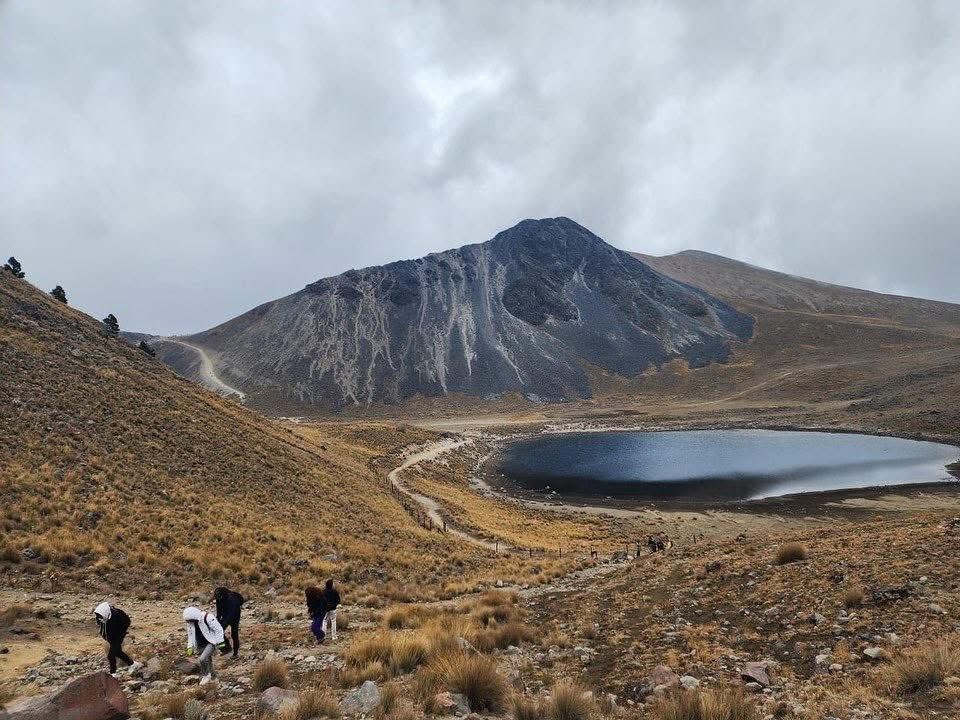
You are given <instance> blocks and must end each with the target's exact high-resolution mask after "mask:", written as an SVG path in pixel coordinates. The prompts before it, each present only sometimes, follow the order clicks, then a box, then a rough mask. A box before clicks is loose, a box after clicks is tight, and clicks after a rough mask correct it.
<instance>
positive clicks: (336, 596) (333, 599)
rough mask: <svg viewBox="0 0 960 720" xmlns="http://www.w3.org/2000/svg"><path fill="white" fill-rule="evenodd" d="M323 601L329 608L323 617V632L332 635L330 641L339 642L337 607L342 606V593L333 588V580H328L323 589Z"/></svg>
mask: <svg viewBox="0 0 960 720" xmlns="http://www.w3.org/2000/svg"><path fill="white" fill-rule="evenodd" d="M323 600H324V602H325V603H326V606H327V614H326V615H324V616H323V631H324V632H325V633H326V632H329V633H330V639H331V640H332V641H333V642H336V641H337V607H338V606H339V605H340V593H339V592H337V589H336V588H335V587H334V586H333V578H328V579H327V584H326V585H324V588H323Z"/></svg>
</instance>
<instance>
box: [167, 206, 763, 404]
mask: <svg viewBox="0 0 960 720" xmlns="http://www.w3.org/2000/svg"><path fill="white" fill-rule="evenodd" d="M752 327H753V323H752V319H751V318H750V317H749V316H748V315H746V314H744V313H740V312H737V311H736V310H734V309H733V308H731V307H730V306H728V305H727V304H726V303H724V302H722V301H719V300H717V299H716V298H715V297H712V296H711V295H710V294H708V293H706V292H704V291H702V290H700V289H698V288H696V287H694V286H693V285H689V284H684V283H680V282H677V281H675V280H672V279H670V278H668V277H666V276H664V275H662V274H661V273H659V272H657V271H656V270H654V269H652V268H650V267H649V266H647V265H646V264H644V263H643V262H641V261H639V260H637V259H636V258H635V257H632V256H631V255H630V254H629V253H625V252H622V251H620V250H617V249H616V248H614V247H611V246H610V245H608V244H607V243H605V242H604V241H603V240H601V239H600V238H599V237H597V236H596V235H594V234H593V233H591V232H590V231H589V230H587V229H586V228H583V227H581V226H580V225H578V224H577V223H575V222H573V221H572V220H568V219H567V218H555V219H548V220H525V221H523V222H521V223H519V224H518V225H516V226H515V227H512V228H510V229H509V230H505V231H504V232H501V233H499V234H498V235H497V236H496V237H494V238H493V239H492V240H490V241H488V242H485V243H481V244H478V245H468V246H465V247H462V248H459V249H456V250H449V251H446V252H442V253H438V254H435V255H429V256H427V257H425V258H420V259H418V260H405V261H401V262H395V263H391V264H389V265H385V266H382V267H371V268H366V269H363V270H351V271H349V272H346V273H344V274H343V275H339V276H337V277H332V278H326V279H323V280H319V281H317V282H315V283H312V284H311V285H309V286H307V287H306V288H304V289H303V290H301V291H299V292H297V293H294V294H293V295H290V296H288V297H285V298H281V299H279V300H275V301H273V302H269V303H266V304H264V305H261V306H260V307H257V308H255V309H253V310H251V311H249V312H247V313H244V314H243V315H241V316H239V317H237V318H235V319H233V320H230V321H229V322H226V323H224V324H222V325H220V326H218V327H215V328H213V329H211V330H208V331H206V332H202V333H199V334H197V335H194V336H191V337H189V338H187V340H188V341H189V342H190V343H191V344H192V345H195V346H196V347H198V348H200V349H201V350H202V351H203V352H204V353H205V354H207V355H208V357H210V358H211V360H212V362H213V365H214V367H215V369H216V372H217V373H218V375H219V376H220V378H221V379H223V380H224V381H225V382H226V383H228V384H229V385H231V386H233V387H236V388H238V389H240V390H242V391H244V392H245V393H247V394H249V395H250V396H251V397H252V400H253V401H254V402H255V403H256V402H258V401H259V402H260V403H265V402H269V401H271V400H273V401H280V402H284V401H285V402H291V403H295V404H297V403H298V404H303V405H321V406H332V407H337V406H343V405H355V404H359V405H367V404H371V403H377V402H386V403H392V402H398V401H401V400H403V399H406V398H409V397H411V396H415V395H418V394H419V395H425V396H436V395H446V394H450V393H463V394H466V395H471V396H499V395H501V394H503V393H507V392H519V393H523V394H525V395H526V396H527V397H528V398H529V399H532V400H543V401H560V400H565V399H570V398H577V397H586V396H589V395H590V392H591V387H590V382H589V379H588V374H587V372H586V367H589V366H593V367H597V368H601V369H603V370H605V371H607V372H611V373H615V374H619V375H624V376H633V375H636V374H638V373H640V372H642V371H644V370H645V369H647V368H649V367H651V366H660V365H662V364H663V363H665V362H668V361H670V360H672V359H676V358H682V359H684V360H686V361H687V362H688V363H689V364H690V365H691V366H693V367H698V366H703V365H706V364H709V363H712V362H715V361H723V360H725V359H726V358H727V357H728V356H729V353H730V348H731V343H733V342H734V341H738V340H747V339H748V338H749V337H750V335H751V332H752ZM158 350H159V351H160V354H161V357H163V358H164V359H165V360H166V361H167V362H170V363H171V364H172V365H173V366H174V367H175V368H177V369H179V370H181V371H182V372H185V373H187V374H188V373H189V372H190V368H189V367H188V366H186V365H184V356H183V353H182V348H180V349H177V348H173V347H172V346H171V343H165V342H161V343H158ZM189 363H190V365H193V366H195V365H196V362H195V360H193V361H189Z"/></svg>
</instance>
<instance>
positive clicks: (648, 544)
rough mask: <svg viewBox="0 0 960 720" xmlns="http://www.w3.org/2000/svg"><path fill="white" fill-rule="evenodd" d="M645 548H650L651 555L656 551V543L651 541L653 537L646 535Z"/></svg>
mask: <svg viewBox="0 0 960 720" xmlns="http://www.w3.org/2000/svg"><path fill="white" fill-rule="evenodd" d="M647 547H649V548H650V552H652V553H655V552H656V551H657V541H656V540H654V539H653V535H647Z"/></svg>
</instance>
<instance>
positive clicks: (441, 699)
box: [433, 692, 470, 715]
mask: <svg viewBox="0 0 960 720" xmlns="http://www.w3.org/2000/svg"><path fill="white" fill-rule="evenodd" d="M433 707H434V710H435V712H436V713H437V714H439V715H469V714H470V703H469V702H468V701H467V698H466V697H464V696H463V695H461V694H460V693H451V692H441V693H437V695H436V697H434V699H433Z"/></svg>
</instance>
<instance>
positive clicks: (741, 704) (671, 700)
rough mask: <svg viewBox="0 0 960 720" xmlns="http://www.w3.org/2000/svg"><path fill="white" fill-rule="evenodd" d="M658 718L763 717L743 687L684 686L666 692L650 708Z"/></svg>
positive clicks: (749, 719) (733, 719)
mask: <svg viewBox="0 0 960 720" xmlns="http://www.w3.org/2000/svg"><path fill="white" fill-rule="evenodd" d="M650 714H651V717H652V718H654V720H760V714H759V713H758V712H757V708H756V706H755V705H754V704H753V702H751V700H750V699H749V698H747V697H746V696H745V695H744V694H743V693H742V692H740V691H739V690H720V691H705V692H700V691H698V690H684V691H681V692H677V693H673V694H670V695H663V696H661V697H660V698H658V699H657V700H655V701H654V702H653V704H652V706H651V708H650Z"/></svg>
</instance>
